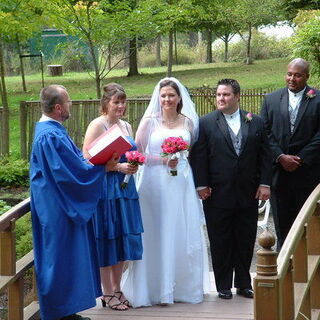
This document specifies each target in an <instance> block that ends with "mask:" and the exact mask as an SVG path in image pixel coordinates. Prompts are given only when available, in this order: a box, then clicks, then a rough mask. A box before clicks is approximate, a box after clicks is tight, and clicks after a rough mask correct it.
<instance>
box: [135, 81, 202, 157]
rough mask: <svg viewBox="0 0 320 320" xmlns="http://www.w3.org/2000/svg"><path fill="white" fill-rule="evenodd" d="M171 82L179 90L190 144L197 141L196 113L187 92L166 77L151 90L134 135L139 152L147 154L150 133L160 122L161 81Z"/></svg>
mask: <svg viewBox="0 0 320 320" xmlns="http://www.w3.org/2000/svg"><path fill="white" fill-rule="evenodd" d="M166 80H169V81H172V82H174V83H176V85H177V86H178V88H179V91H180V96H181V102H182V109H181V114H183V115H184V116H186V118H187V120H188V124H189V126H188V127H189V129H190V133H191V144H193V143H194V142H195V141H196V140H197V139H198V134H199V117H198V115H197V113H196V110H195V106H194V103H193V102H192V100H191V97H190V95H189V92H188V90H187V89H186V87H185V86H184V85H182V84H181V82H180V81H179V80H178V79H176V78H173V77H167V78H163V79H161V80H160V81H159V82H158V83H157V85H156V86H155V88H154V90H153V94H152V97H151V100H150V103H149V105H148V107H147V109H146V111H145V113H144V115H143V117H142V119H141V121H140V124H139V126H138V130H137V133H136V142H137V146H138V149H139V150H140V151H141V152H144V153H146V154H147V153H148V143H149V139H150V136H151V134H152V132H153V131H154V130H155V128H156V127H157V124H159V123H161V122H162V112H161V105H160V84H161V83H162V82H163V81H166Z"/></svg>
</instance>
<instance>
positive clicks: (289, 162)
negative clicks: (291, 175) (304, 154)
mask: <svg viewBox="0 0 320 320" xmlns="http://www.w3.org/2000/svg"><path fill="white" fill-rule="evenodd" d="M278 162H279V163H280V164H281V166H282V168H283V169H284V170H286V171H289V172H292V171H294V170H296V169H298V168H299V167H300V166H301V163H302V161H301V158H299V157H298V156H293V155H290V154H283V155H282V156H280V158H279V159H278Z"/></svg>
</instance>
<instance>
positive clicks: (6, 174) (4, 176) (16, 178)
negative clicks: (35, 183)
mask: <svg viewBox="0 0 320 320" xmlns="http://www.w3.org/2000/svg"><path fill="white" fill-rule="evenodd" d="M0 186H1V187H7V186H12V187H16V186H29V164H28V162H27V161H25V160H22V159H17V160H15V159H12V158H10V157H6V158H3V159H1V160H0Z"/></svg>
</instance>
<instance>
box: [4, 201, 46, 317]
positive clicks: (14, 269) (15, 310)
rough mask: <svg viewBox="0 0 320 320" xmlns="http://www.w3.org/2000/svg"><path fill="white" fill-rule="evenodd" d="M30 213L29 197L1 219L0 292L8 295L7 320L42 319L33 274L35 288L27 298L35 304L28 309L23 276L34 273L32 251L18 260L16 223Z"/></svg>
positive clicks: (31, 304)
mask: <svg viewBox="0 0 320 320" xmlns="http://www.w3.org/2000/svg"><path fill="white" fill-rule="evenodd" d="M29 212H30V198H28V199H25V200H24V201H22V202H20V203H19V204H17V205H16V206H15V207H13V208H11V209H10V210H9V211H7V212H6V213H4V214H3V215H1V216H0V293H4V292H7V295H8V306H7V307H8V314H7V318H6V319H8V320H34V319H39V317H40V316H39V304H38V303H37V301H36V300H37V298H36V289H35V281H34V280H35V279H34V272H33V273H32V277H33V279H32V280H33V281H32V283H33V288H32V289H31V294H29V295H28V298H29V299H30V298H31V300H32V302H31V303H30V304H29V305H28V306H25V299H24V276H25V274H26V272H27V271H28V270H30V269H32V270H33V251H30V252H29V253H28V254H26V255H25V256H23V257H22V258H21V259H19V260H18V261H16V241H15V240H16V239H15V222H16V221H17V220H18V219H20V218H21V217H22V216H24V215H25V214H27V213H29Z"/></svg>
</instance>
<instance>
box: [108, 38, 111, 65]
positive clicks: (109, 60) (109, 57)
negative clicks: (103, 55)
mask: <svg viewBox="0 0 320 320" xmlns="http://www.w3.org/2000/svg"><path fill="white" fill-rule="evenodd" d="M110 69H111V45H110V43H108V70H110Z"/></svg>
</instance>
